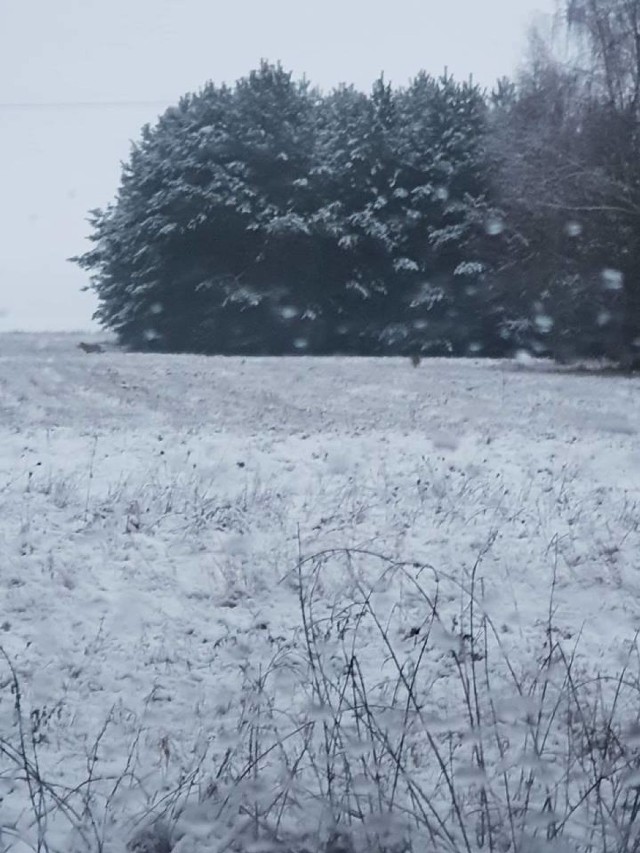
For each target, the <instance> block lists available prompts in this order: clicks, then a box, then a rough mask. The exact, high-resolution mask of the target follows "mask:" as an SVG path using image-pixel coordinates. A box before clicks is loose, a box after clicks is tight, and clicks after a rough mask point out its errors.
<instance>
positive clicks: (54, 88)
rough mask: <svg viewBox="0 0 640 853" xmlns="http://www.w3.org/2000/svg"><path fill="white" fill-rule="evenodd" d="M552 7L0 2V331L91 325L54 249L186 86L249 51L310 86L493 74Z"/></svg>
mask: <svg viewBox="0 0 640 853" xmlns="http://www.w3.org/2000/svg"><path fill="white" fill-rule="evenodd" d="M554 6H555V0H393V2H391V3H389V2H387V3H382V2H379V0H323V2H322V3H321V4H317V3H305V2H303V0H235V2H234V0H226V2H218V0H0V312H2V313H1V314H0V331H2V330H9V329H33V330H48V329H49V330H54V329H55V330H59V329H80V328H83V329H88V328H91V320H90V318H91V314H92V313H93V310H94V309H95V299H94V297H93V295H92V294H91V293H82V292H81V288H82V287H83V285H84V284H86V275H85V274H84V273H83V272H82V271H80V270H78V269H77V268H76V267H74V266H73V265H71V264H69V263H67V262H66V260H65V259H66V258H67V257H69V256H70V255H74V254H77V253H81V252H82V251H84V249H85V247H86V243H85V240H84V238H85V237H86V236H87V234H88V227H87V224H86V221H85V217H86V213H87V211H88V210H89V209H90V208H94V207H102V206H103V205H104V204H106V203H107V202H108V201H110V200H111V198H112V197H113V195H114V193H115V191H116V188H117V185H118V179H119V174H120V161H121V160H123V159H126V157H127V156H128V151H129V144H130V140H131V139H134V138H136V137H137V135H138V131H139V128H140V126H141V125H142V124H144V123H145V122H147V121H150V122H153V120H154V119H155V117H156V116H157V115H158V113H159V112H161V111H162V109H163V107H164V106H165V105H166V106H169V105H170V104H172V103H174V102H175V101H176V100H177V98H178V97H179V96H180V95H181V94H183V93H184V92H187V91H193V90H194V89H197V88H199V87H200V86H201V84H202V83H204V82H205V81H206V80H207V79H213V80H215V81H216V82H222V81H223V80H224V81H227V82H233V81H234V80H236V79H237V78H238V77H240V76H243V75H244V74H246V73H247V72H248V71H249V70H250V69H251V68H254V67H255V66H256V65H257V64H258V62H259V61H260V59H261V58H262V57H264V58H267V59H269V60H271V61H276V60H281V61H282V63H283V64H284V65H285V67H287V68H289V69H291V70H293V71H294V73H295V74H296V75H302V74H303V73H306V75H307V77H308V78H309V79H310V80H311V82H313V83H314V84H317V85H320V86H322V87H323V88H330V87H332V86H333V85H336V84H337V83H340V82H349V83H355V84H356V85H358V86H359V87H361V88H365V89H368V88H369V86H370V84H371V82H372V81H373V79H374V78H375V77H376V76H377V75H378V74H379V73H380V71H384V72H385V75H386V76H387V78H388V79H390V80H391V81H392V82H394V83H396V84H403V83H405V82H406V81H407V80H408V79H409V78H410V77H412V76H414V75H415V73H416V72H417V71H419V70H420V69H425V70H426V71H429V72H431V73H433V74H439V73H440V72H442V70H443V69H444V67H445V66H448V68H449V70H450V71H451V72H452V73H453V74H455V75H456V76H457V77H460V78H466V77H468V75H469V74H470V73H473V75H474V78H475V79H476V80H478V81H479V82H481V83H483V84H485V85H491V83H492V82H493V81H494V80H495V79H496V78H498V77H499V76H502V75H504V74H509V73H511V72H512V71H513V70H514V68H515V66H516V64H517V62H518V61H519V58H520V56H521V55H522V51H523V49H524V44H525V33H526V28H527V25H528V24H529V23H530V21H531V19H532V16H533V15H534V14H535V13H536V11H538V10H539V11H542V12H548V11H551V10H552V9H553V8H554ZM96 102H98V103H99V104H100V103H102V106H91V104H95V103H96ZM105 102H106V103H107V104H108V105H105ZM122 102H126V103H124V104H123V103H122ZM33 104H49V105H50V106H46V107H37V108H36V107H34V106H33ZM74 104H75V105H74ZM11 105H18V106H11Z"/></svg>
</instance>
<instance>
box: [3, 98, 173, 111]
mask: <svg viewBox="0 0 640 853" xmlns="http://www.w3.org/2000/svg"><path fill="white" fill-rule="evenodd" d="M171 103H172V101H171V100H167V101H22V102H20V101H15V102H12V101H6V102H4V103H0V110H5V111H9V110H16V112H20V111H23V110H24V111H29V110H99V109H131V108H138V107H159V108H162V109H166V108H167V107H168V106H169V105H170V104H171Z"/></svg>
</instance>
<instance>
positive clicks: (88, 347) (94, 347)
mask: <svg viewBox="0 0 640 853" xmlns="http://www.w3.org/2000/svg"><path fill="white" fill-rule="evenodd" d="M78 349H81V350H82V352H87V353H88V352H104V349H103V348H102V347H101V346H100V344H85V342H84V341H80V343H79V344H78Z"/></svg>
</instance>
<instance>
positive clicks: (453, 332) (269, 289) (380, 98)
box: [76, 0, 640, 368]
mask: <svg viewBox="0 0 640 853" xmlns="http://www.w3.org/2000/svg"><path fill="white" fill-rule="evenodd" d="M639 21H640V0H567V2H565V3H559V14H558V20H557V22H556V25H555V27H554V29H553V31H552V33H551V35H549V36H544V37H543V35H542V34H541V33H534V35H533V36H532V40H531V49H530V53H529V56H528V57H527V58H525V59H524V61H523V62H524V64H523V69H522V71H521V73H520V74H518V75H517V76H516V77H515V78H514V79H513V80H507V79H503V80H500V81H499V82H498V83H497V84H496V85H495V86H494V87H493V89H492V90H491V91H484V90H483V89H481V88H480V87H479V86H477V85H475V84H474V83H473V81H472V80H470V81H465V82H460V81H456V80H455V79H453V78H452V77H451V76H450V75H448V74H445V75H444V76H442V77H439V78H434V77H432V76H430V75H428V74H426V73H423V72H421V73H418V74H417V76H416V77H415V79H414V80H412V81H411V82H410V83H408V84H407V85H405V86H394V85H392V84H391V83H390V82H389V81H388V80H386V79H385V78H384V76H381V77H380V78H379V79H378V80H376V81H375V82H374V84H373V86H372V88H371V91H370V92H367V93H364V92H360V91H357V90H356V89H354V88H353V87H350V86H347V85H345V86H342V87H340V88H339V89H337V90H335V91H332V92H320V91H318V90H317V89H315V88H313V86H312V85H311V84H310V83H309V82H308V81H306V80H295V79H294V78H293V77H292V75H291V74H290V73H289V72H287V71H286V69H284V68H283V67H281V66H280V65H277V64H276V65H271V64H269V63H267V62H263V63H262V64H261V65H260V66H259V67H258V68H257V69H255V70H254V71H252V72H250V73H249V74H248V75H247V76H246V77H244V78H242V79H240V80H238V81H237V83H236V84H234V85H232V86H226V85H222V86H220V85H216V84H215V83H213V82H211V83H207V84H206V85H205V86H203V88H202V89H201V90H200V91H199V92H197V93H195V94H188V95H185V97H183V98H182V99H181V100H180V102H179V103H178V104H177V105H175V106H173V107H170V108H169V109H168V110H167V111H166V112H165V113H164V114H163V115H162V116H161V117H160V118H159V120H158V122H157V123H156V124H155V125H154V126H147V127H145V128H143V130H142V132H141V136H140V138H139V139H138V140H137V142H136V143H135V145H134V146H133V147H132V151H131V156H130V158H129V160H128V162H126V163H125V164H124V166H123V171H122V178H121V183H120V187H119V189H118V193H117V196H116V199H115V201H114V202H113V203H112V204H111V205H108V206H107V207H106V208H104V209H102V210H95V211H93V212H92V214H91V218H90V222H91V226H92V231H91V239H92V241H93V246H92V248H91V249H90V251H88V252H87V253H85V254H84V255H83V256H82V257H80V258H77V259H76V261H78V262H79V263H80V265H81V266H82V267H83V268H85V269H86V270H88V271H89V273H90V275H91V282H92V284H91V286H92V287H93V288H94V290H95V292H96V293H97V295H98V298H99V309H98V313H97V317H98V319H99V320H100V321H101V322H102V323H103V324H104V325H105V327H107V328H108V329H111V330H113V331H115V332H116V333H117V334H118V335H119V337H120V340H121V341H122V342H123V343H125V344H127V345H128V346H131V347H133V348H135V349H142V350H155V351H165V352H166V351H173V352H176V351H180V352H200V353H227V354H253V355H278V354H284V353H288V354H290V353H315V354H327V353H330V354H336V353H341V354H361V355H362V354H364V355H375V354H387V355H388V354H404V355H453V356H460V355H462V356H466V355H476V354H478V353H480V354H482V355H485V356H489V357H492V356H504V355H513V354H514V353H515V352H516V351H518V350H520V349H523V348H525V349H527V350H528V351H530V352H532V353H533V354H535V355H538V356H540V355H547V356H549V355H550V356H552V357H554V358H557V359H558V360H560V361H570V360H572V359H575V358H584V357H592V358H593V357H606V358H608V359H610V360H612V361H614V362H616V363H618V364H619V365H621V366H622V367H624V368H632V367H634V366H637V364H638V363H639V361H640V355H639V354H640V278H639V275H638V269H640V239H639V237H638V235H639V234H640V229H639V228H638V217H639V211H640V190H639V187H640V173H639V171H638V170H639V165H638V164H639V163H640V142H639V140H640V24H639Z"/></svg>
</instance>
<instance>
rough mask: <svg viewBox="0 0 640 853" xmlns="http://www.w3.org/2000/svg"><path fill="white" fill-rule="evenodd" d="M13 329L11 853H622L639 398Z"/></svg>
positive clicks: (7, 349) (0, 442)
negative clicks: (128, 348)
mask: <svg viewBox="0 0 640 853" xmlns="http://www.w3.org/2000/svg"><path fill="white" fill-rule="evenodd" d="M77 343H78V340H77V339H76V338H74V337H73V336H70V335H69V336H59V337H51V336H50V337H47V336H27V335H15V336H10V335H5V336H3V339H2V356H1V357H0V388H1V394H0V425H1V426H0V447H1V448H2V452H1V454H0V542H1V544H2V553H3V566H2V581H1V583H2V601H3V606H2V614H1V623H0V655H1V656H2V663H1V665H0V797H1V801H0V833H1V834H0V839H1V845H2V849H3V850H10V851H12V853H14V851H19V853H25V851H27V850H39V851H50V853H57V851H65V853H66V851H83V853H86V851H114V852H115V851H118V853H120V851H122V850H123V849H125V845H127V844H128V846H129V849H130V850H131V851H153V853H168V851H170V850H174V851H176V853H187V851H194V853H195V851H198V852H199V851H207V853H209V851H216V853H222V851H254V853H255V851H290V853H303V851H306V853H316V851H323V853H338V851H356V853H359V851H363V853H364V851H367V853H369V852H370V851H385V853H387V852H388V853H391V851H394V852H396V853H400V851H415V853H422V851H436V853H441V851H451V853H453V851H456V853H458V851H466V852H467V853H469V851H474V853H475V851H479V850H483V851H485V850H486V851H536V853H538V851H540V852H541V853H542V851H545V853H546V851H560V850H561V851H593V853H596V851H597V853H601V851H604V850H609V851H616V853H617V851H625V853H626V851H635V850H637V849H638V847H639V845H640V826H639V824H638V806H639V803H640V801H639V793H638V792H639V790H640V717H639V713H640V712H639V708H640V703H639V698H640V695H639V692H640V680H639V677H640V660H639V657H638V644H637V631H638V629H639V628H640V610H639V606H640V605H639V604H638V602H639V601H640V588H639V582H638V577H637V554H638V548H639V547H640V503H639V502H640V453H639V450H638V434H637V424H638V422H639V417H640V393H639V392H640V385H639V380H638V379H629V378H624V377H617V376H609V377H604V376H602V375H601V374H589V373H588V372H587V373H585V374H584V375H578V374H576V373H575V372H572V371H570V370H564V371H562V370H560V371H558V370H555V371H552V370H550V368H549V365H548V364H545V363H543V362H538V361H535V360H533V359H531V358H530V357H529V358H526V359H525V358H521V359H519V360H518V361H516V362H507V361H494V362H488V361H469V360H458V361H451V360H437V359H436V360H428V361H424V362H423V363H422V364H420V365H418V366H417V368H415V369H414V368H413V367H412V366H411V364H410V362H409V360H408V359H378V360H373V359H337V358H336V359H333V358H327V359H313V358H303V359H301V358H291V359H247V360H243V359H240V358H204V357H197V356H168V355H151V354H131V353H123V352H118V351H117V350H115V349H114V348H113V347H112V346H111V345H110V344H109V343H108V342H106V343H105V344H103V347H104V349H105V351H104V352H102V353H100V352H96V353H85V352H82V351H81V350H80V349H78V347H77Z"/></svg>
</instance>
